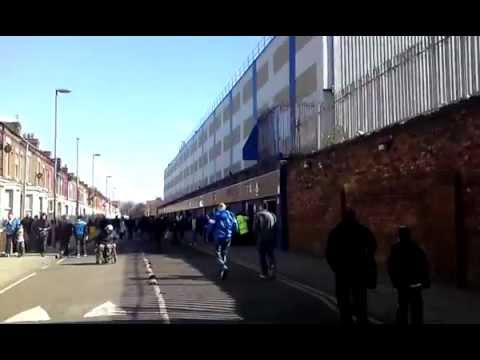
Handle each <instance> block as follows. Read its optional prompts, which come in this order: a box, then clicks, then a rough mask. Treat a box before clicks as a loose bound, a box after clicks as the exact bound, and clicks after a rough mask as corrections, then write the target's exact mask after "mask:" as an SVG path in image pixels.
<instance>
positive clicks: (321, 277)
mask: <svg viewBox="0 0 480 360" xmlns="http://www.w3.org/2000/svg"><path fill="white" fill-rule="evenodd" d="M186 236H187V239H188V236H189V234H187V235H186ZM195 249H196V250H198V251H201V252H203V253H208V254H210V255H213V248H212V246H211V245H206V244H204V243H202V242H198V243H197V245H196V246H195ZM275 255H276V259H277V274H278V275H277V281H279V282H283V283H285V284H288V285H289V286H292V287H296V288H298V289H299V290H301V291H303V292H304V293H305V294H310V295H311V296H312V297H316V298H318V299H320V300H321V301H322V302H324V303H325V305H327V306H329V305H330V307H331V309H332V310H334V311H335V312H338V308H337V304H336V298H335V296H334V295H335V283H334V277H333V273H332V272H331V270H330V268H329V266H328V264H327V262H326V260H325V259H323V258H319V257H315V256H311V255H307V254H300V253H294V252H286V251H280V250H277V251H276V253H275ZM230 257H231V261H232V262H234V263H236V264H239V265H242V266H244V267H247V268H249V269H252V270H254V271H257V272H259V260H258V253H257V250H256V247H254V246H233V247H232V248H231V251H230ZM396 296H397V295H396V291H395V289H394V288H393V287H392V286H391V283H390V280H389V277H388V274H387V273H386V272H385V270H384V269H382V267H380V268H379V274H378V286H377V288H376V289H375V290H369V291H368V304H369V315H370V320H371V321H373V322H374V323H384V324H392V323H394V321H395V313H396V309H397V297H396ZM478 304H480V291H479V290H463V289H458V288H456V287H455V286H454V285H452V284H447V283H435V282H433V284H432V287H431V288H430V289H428V290H425V291H424V311H425V313H424V316H425V323H426V324H479V323H480V307H479V306H478Z"/></svg>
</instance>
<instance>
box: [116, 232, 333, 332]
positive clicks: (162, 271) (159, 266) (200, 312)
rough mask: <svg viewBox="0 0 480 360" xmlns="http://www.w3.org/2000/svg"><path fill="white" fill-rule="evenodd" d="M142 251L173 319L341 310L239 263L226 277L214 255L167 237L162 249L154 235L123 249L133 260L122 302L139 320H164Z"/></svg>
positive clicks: (303, 315) (324, 319)
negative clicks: (263, 277)
mask: <svg viewBox="0 0 480 360" xmlns="http://www.w3.org/2000/svg"><path fill="white" fill-rule="evenodd" d="M143 251H145V253H146V254H147V258H149V259H151V261H152V267H153V268H154V272H155V274H156V276H157V279H158V282H159V285H160V289H161V292H162V295H163V297H164V299H165V303H166V306H167V311H168V314H169V316H170V321H171V323H173V324H219V323H231V324H233V323H296V324H298V323H322V324H335V325H336V324H337V315H336V314H334V313H331V311H330V310H329V309H326V308H325V307H324V306H322V305H321V304H320V303H319V302H318V301H317V300H315V299H312V298H311V297H309V296H306V295H305V294H303V293H301V292H298V291H297V290H295V289H291V288H289V287H287V286H285V285H283V284H281V283H280V282H277V281H264V280H261V279H259V278H258V275H257V274H256V273H255V272H253V271H251V270H249V269H245V268H244V267H242V266H240V265H236V264H233V263H231V264H230V268H231V272H230V274H229V276H228V278H227V279H226V280H224V281H222V280H220V279H219V278H218V266H217V263H216V261H215V258H214V257H213V256H211V255H207V254H204V253H201V252H199V251H197V250H195V249H194V248H191V247H190V246H187V245H177V246H172V245H171V244H167V243H164V244H161V251H160V247H157V246H156V244H155V242H154V241H147V240H143V241H141V240H136V241H130V242H126V243H124V244H123V254H124V255H125V256H127V257H128V258H129V261H127V263H126V268H125V274H124V289H123V295H122V308H123V309H125V310H126V311H128V312H129V313H132V314H135V316H134V320H137V321H139V322H141V323H150V322H151V323H154V322H157V323H158V321H160V320H161V319H160V317H159V304H158V300H157V298H156V297H155V295H154V291H153V288H152V287H151V286H150V285H148V280H149V277H148V275H146V274H145V270H146V268H145V264H144V261H143V256H142V252H143ZM232 251H233V252H234V251H235V248H232ZM159 255H161V256H159ZM119 323H122V321H120V322H119Z"/></svg>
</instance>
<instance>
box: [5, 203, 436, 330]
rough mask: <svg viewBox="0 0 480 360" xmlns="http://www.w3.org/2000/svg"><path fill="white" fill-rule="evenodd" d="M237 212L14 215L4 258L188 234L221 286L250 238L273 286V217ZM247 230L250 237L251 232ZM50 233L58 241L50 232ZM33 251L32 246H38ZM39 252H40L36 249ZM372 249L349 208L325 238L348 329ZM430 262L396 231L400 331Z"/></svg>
mask: <svg viewBox="0 0 480 360" xmlns="http://www.w3.org/2000/svg"><path fill="white" fill-rule="evenodd" d="M249 220H250V219H249V217H248V216H246V215H245V214H244V213H242V212H240V213H239V214H237V215H235V214H234V213H233V212H232V211H231V210H229V209H227V206H226V205H225V204H224V203H220V204H219V205H218V206H217V207H216V208H215V209H213V210H211V211H210V212H208V213H206V214H201V215H198V216H195V215H193V214H192V213H179V214H169V215H163V216H158V217H153V216H149V217H148V216H143V217H141V218H137V219H124V218H118V217H117V218H115V219H112V220H110V219H106V218H105V217H103V216H97V217H90V218H89V219H88V221H86V220H85V219H83V218H82V217H78V218H77V220H76V221H75V222H72V221H69V220H68V219H67V218H66V217H63V218H61V219H59V220H58V221H57V222H56V223H55V222H53V220H48V219H47V215H46V214H42V216H41V217H40V218H38V217H37V216H35V217H34V218H31V217H30V216H27V217H25V218H24V219H23V220H19V219H17V218H15V217H14V215H13V213H12V212H10V213H9V214H8V219H7V220H5V222H4V223H3V228H2V229H3V231H4V232H5V235H6V248H5V255H6V256H12V255H13V253H14V252H18V256H23V255H24V254H25V251H40V253H41V254H42V256H44V254H45V252H46V248H47V245H51V246H53V245H55V244H58V243H60V245H61V246H60V247H61V252H60V256H68V255H69V243H70V239H71V237H72V236H73V237H74V238H75V240H76V252H77V257H80V256H81V253H83V256H87V249H86V241H87V239H88V238H95V237H96V236H97V235H98V234H97V233H96V232H97V231H98V230H100V231H102V229H105V228H106V227H107V225H109V226H110V227H111V230H114V231H115V233H116V234H118V236H119V238H120V239H125V238H126V239H130V240H133V239H142V240H146V241H150V242H155V243H156V244H157V245H158V246H159V247H160V249H161V248H162V244H163V243H164V241H166V240H167V241H170V243H171V244H172V245H174V246H178V245H180V244H182V243H183V242H184V240H185V234H186V232H191V235H192V236H189V237H188V238H189V242H190V245H192V246H195V245H196V244H197V242H198V241H203V242H204V243H206V244H211V245H213V246H214V248H215V254H216V262H217V264H218V276H219V279H221V280H225V279H226V278H227V275H228V274H229V272H230V266H229V249H230V246H231V244H232V239H235V238H236V239H242V237H245V236H250V235H251V234H253V236H254V238H255V239H256V244H257V249H258V256H259V263H260V273H259V277H260V278H261V279H273V278H275V272H276V260H275V252H274V250H275V247H276V233H277V218H276V216H275V214H274V213H272V212H271V211H269V210H268V209H267V207H266V206H265V204H260V205H259V206H258V207H257V211H256V212H255V214H254V217H253V219H252V221H249ZM250 224H251V227H252V229H251V230H252V231H251V232H250V231H249V230H250V229H249V227H250ZM53 227H55V230H56V231H55V241H53V240H52V231H51V230H52V229H53ZM35 244H36V245H35ZM36 246H37V249H36V248H35V247H36ZM376 250H377V243H376V240H375V237H374V235H373V233H372V232H371V230H370V229H369V228H368V227H367V226H365V225H362V224H360V223H359V222H358V220H357V218H356V214H355V211H354V210H353V209H346V210H345V211H344V214H343V218H342V219H341V221H340V223H339V224H338V225H337V226H335V227H334V228H333V229H332V231H331V232H330V234H329V237H328V241H327V247H326V260H327V262H328V264H329V266H330V267H331V269H332V271H333V273H334V275H335V285H336V286H335V287H336V297H337V303H338V308H339V312H340V318H341V322H342V323H343V324H352V323H353V320H354V318H355V319H356V322H357V323H359V324H367V323H368V322H369V321H368V311H367V290H368V289H375V288H376V286H377V264H376V260H375V253H376ZM429 266H430V265H429V262H428V259H427V256H426V253H425V251H424V250H423V249H422V248H421V247H420V246H419V245H418V244H417V243H416V242H415V241H414V239H413V238H412V234H411V230H410V228H409V227H407V226H401V227H400V228H399V230H398V242H397V243H396V244H394V245H393V246H392V249H391V252H390V255H389V257H388V260H387V269H388V274H389V276H390V279H391V281H392V285H393V287H394V288H396V289H397V294H398V311H397V322H398V323H399V324H407V323H408V322H409V317H410V322H411V323H413V324H421V323H423V298H422V291H423V290H424V289H427V288H429V287H430V274H429Z"/></svg>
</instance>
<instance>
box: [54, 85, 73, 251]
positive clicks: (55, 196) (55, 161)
mask: <svg viewBox="0 0 480 360" xmlns="http://www.w3.org/2000/svg"><path fill="white" fill-rule="evenodd" d="M69 93H71V90H68V89H56V90H55V136H54V139H53V158H54V166H53V227H52V244H53V246H55V227H56V225H57V166H58V160H57V103H58V101H57V98H58V94H69Z"/></svg>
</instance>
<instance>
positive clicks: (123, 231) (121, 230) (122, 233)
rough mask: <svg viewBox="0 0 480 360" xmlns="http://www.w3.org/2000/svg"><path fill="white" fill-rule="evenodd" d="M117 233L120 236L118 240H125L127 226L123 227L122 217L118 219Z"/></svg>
mask: <svg viewBox="0 0 480 360" xmlns="http://www.w3.org/2000/svg"><path fill="white" fill-rule="evenodd" d="M118 233H119V236H120V240H123V239H124V238H125V235H126V233H127V225H125V219H124V218H123V217H122V219H120V225H119V229H118Z"/></svg>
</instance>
